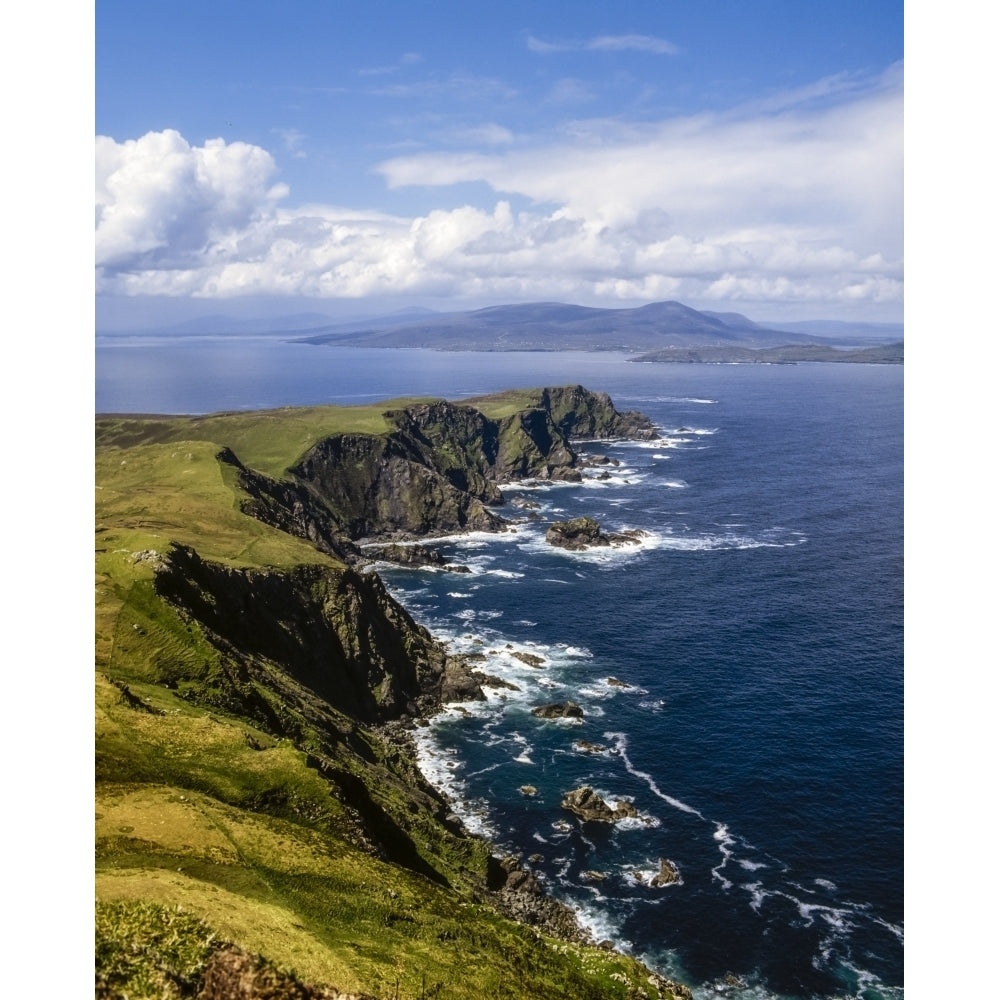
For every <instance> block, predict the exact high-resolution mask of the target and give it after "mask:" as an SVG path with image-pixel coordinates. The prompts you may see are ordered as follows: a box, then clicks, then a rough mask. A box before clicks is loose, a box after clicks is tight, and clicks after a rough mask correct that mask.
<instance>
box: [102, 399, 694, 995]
mask: <svg viewBox="0 0 1000 1000" xmlns="http://www.w3.org/2000/svg"><path fill="white" fill-rule="evenodd" d="M96 429H97V449H96V476H95V485H96V502H95V513H96V529H95V538H96V545H95V569H96V674H95V682H96V697H95V707H96V732H95V735H96V752H97V756H96V769H95V779H96V834H95V837H96V848H97V871H96V883H95V884H96V893H97V906H96V918H97V935H96V949H97V966H96V996H97V997H100V998H112V997H116V998H117V997H122V996H128V997H130V998H139V997H154V996H155V997H170V998H173V997H178V998H180V997H199V998H201V1000H221V998H223V997H226V998H234V997H241V998H243V997H245V998H252V997H263V996H268V997H271V996H274V997H277V996H288V997H293V996H294V997H303V998H305V997H309V998H320V997H344V996H353V997H358V998H363V997H369V998H379V1000H387V998H390V997H397V996H398V997H417V996H426V997H437V998H441V1000H460V998H461V1000H464V998H467V997H470V996H476V997H484V998H492V997H496V998H499V997H508V998H522V997H523V998H529V997H530V998H549V997H551V998H555V997H565V996H573V997H578V998H584V1000H598V998H605V997H607V998H611V997H616V998H621V1000H625V998H631V997H647V998H654V997H663V998H667V997H689V996H690V993H689V991H688V990H687V989H686V987H683V986H681V985H678V984H676V983H671V982H669V981H668V980H666V979H664V978H663V977H662V976H660V975H658V974H656V973H654V972H651V971H650V970H649V969H647V968H645V967H644V966H642V965H641V964H640V963H639V962H637V961H635V960H634V959H632V958H630V957H628V956H627V955H624V954H620V953H617V952H614V951H609V950H606V949H603V948H599V947H597V946H596V942H594V941H593V940H591V939H590V937H589V935H588V934H587V933H586V932H585V931H584V930H583V929H582V928H581V927H580V926H579V925H578V924H577V922H576V920H575V918H574V916H573V913H572V911H570V910H569V909H568V908H566V907H564V906H563V905H561V904H560V903H559V902H557V901H556V900H555V899H553V898H551V897H550V896H548V895H547V894H546V893H545V892H544V891H543V889H542V887H541V885H540V884H539V883H538V881H537V880H536V879H535V877H534V876H533V875H532V874H531V873H530V871H527V870H526V869H525V868H523V867H522V866H521V865H520V863H519V862H518V861H517V860H516V859H513V858H506V857H497V856H494V854H493V851H492V848H491V845H490V844H489V843H488V842H486V841H484V840H482V839H481V838H478V837H475V836H473V835H471V834H470V833H469V832H468V831H467V830H466V829H465V828H464V827H463V825H462V823H461V821H460V820H459V819H458V817H457V816H456V815H455V812H454V811H453V803H451V802H449V801H448V799H446V798H445V797H444V796H443V795H441V794H440V793H439V792H438V791H437V790H436V789H435V788H434V787H432V786H431V785H430V784H429V783H428V782H427V781H426V780H425V778H424V777H423V775H422V774H421V772H420V771H419V769H418V768H417V766H416V762H415V754H414V750H413V746H412V742H411V739H410V735H409V730H410V728H411V727H412V726H414V725H422V724H426V723H425V719H426V718H427V716H429V715H430V714H432V713H433V712H434V711H436V709H437V707H438V706H439V705H441V704H442V702H443V701H445V700H451V699H453V698H459V697H461V698H477V697H482V691H481V690H480V688H479V684H478V682H477V679H476V677H475V676H474V674H473V671H472V670H471V669H470V666H469V665H468V664H466V663H464V662H463V661H462V660H460V659H456V658H453V657H450V656H449V655H448V654H447V652H446V651H445V649H444V648H443V646H442V645H441V644H440V643H439V642H437V641H436V640H435V639H434V637H433V636H432V635H431V634H430V633H429V632H427V630H426V629H424V628H423V627H421V626H420V625H418V624H417V623H416V622H415V621H414V620H413V619H412V618H411V616H410V615H409V614H408V613H407V612H406V611H405V610H404V609H403V608H402V607H401V606H400V605H399V604H397V603H396V601H395V600H394V599H393V598H392V596H391V595H390V594H389V593H388V591H387V590H386V588H385V587H384V586H383V584H382V582H381V580H380V578H379V577H378V575H377V573H375V572H372V571H371V568H370V563H371V561H372V557H369V556H368V555H366V549H365V545H367V544H368V543H373V542H378V543H380V544H381V545H382V546H384V547H383V548H382V549H380V550H378V556H377V557H378V558H380V559H385V558H392V557H393V555H394V554H395V555H397V556H398V555H399V552H398V550H397V549H394V548H393V547H392V546H394V545H396V544H399V543H403V542H413V541H416V540H420V541H421V542H422V543H423V544H427V542H428V541H429V540H432V539H433V538H434V537H436V536H439V535H443V534H450V533H453V532H456V531H466V530H472V529H476V530H489V531H503V530H506V529H507V528H508V527H509V522H508V521H507V520H506V519H505V517H504V495H503V492H502V491H503V488H504V486H505V485H506V484H508V483H512V482H516V481H519V480H523V479H539V480H559V479H563V480H572V479H574V478H576V477H579V476H581V475H582V473H581V471H580V470H581V462H580V460H579V459H578V457H577V455H576V452H575V451H574V448H573V441H574V439H577V438H581V437H583V438H588V439H593V438H615V437H649V438H651V437H654V436H655V434H656V431H655V428H654V427H653V426H652V424H651V423H650V422H649V421H648V420H647V419H646V418H645V417H643V416H642V415H641V414H637V413H626V414H623V413H619V412H618V411H617V410H616V409H615V408H614V406H613V404H612V402H611V400H610V399H609V398H608V397H607V396H606V395H604V394H601V393H594V392H590V391H588V390H586V389H584V388H582V387H580V386H566V387H557V388H547V389H535V390H520V391H517V392H510V393H503V394H498V395H495V396H489V397H481V398H479V399H476V400H465V401H463V402H461V403H452V402H447V401H444V400H425V399H407V400H397V401H393V402H392V403H391V404H383V405H381V406H368V407H311V408H296V409H281V410H269V411H261V412H252V413H246V412H238V413H220V414H212V415H208V416H198V417H173V416H157V415H142V416H123V415H108V416H101V417H98V419H97V424H96ZM402 558H407V557H406V556H403V557H402ZM414 558H415V559H416V560H417V562H422V561H423V560H424V559H425V558H426V559H427V560H429V562H428V563H427V564H428V565H431V564H434V563H435V560H434V557H433V556H425V555H423V554H418V555H417V556H415V557H414Z"/></svg>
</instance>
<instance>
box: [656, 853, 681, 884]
mask: <svg viewBox="0 0 1000 1000" xmlns="http://www.w3.org/2000/svg"><path fill="white" fill-rule="evenodd" d="M680 877H681V873H680V872H679V871H678V869H677V865H675V864H674V863H673V862H672V861H669V860H668V859H667V858H660V870H659V872H658V873H657V874H656V875H654V876H653V877H652V878H651V879H650V880H649V884H650V885H651V886H654V887H655V886H659V885H673V884H674V882H676V881H677V880H678V879H679V878H680Z"/></svg>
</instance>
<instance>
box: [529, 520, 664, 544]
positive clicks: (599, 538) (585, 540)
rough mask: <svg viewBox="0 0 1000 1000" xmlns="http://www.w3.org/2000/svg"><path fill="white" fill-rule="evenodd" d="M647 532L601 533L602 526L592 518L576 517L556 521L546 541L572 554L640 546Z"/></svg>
mask: <svg viewBox="0 0 1000 1000" xmlns="http://www.w3.org/2000/svg"><path fill="white" fill-rule="evenodd" d="M645 535H646V532H645V531H642V530H641V529H639V528H630V529H628V530H627V531H618V532H609V533H607V534H605V533H604V532H603V531H601V526H600V525H599V524H598V523H597V521H595V520H594V519H593V518H592V517H574V518H573V519H572V520H570V521H556V522H555V523H554V524H552V525H550V527H549V530H548V531H546V532H545V541H547V542H548V543H549V545H555V546H557V547H559V548H562V549H569V550H570V551H571V552H579V551H582V550H583V549H592V548H600V547H605V548H606V547H609V546H620V545H638V544H639V542H640V541H641V540H642V539H643V538H644V537H645Z"/></svg>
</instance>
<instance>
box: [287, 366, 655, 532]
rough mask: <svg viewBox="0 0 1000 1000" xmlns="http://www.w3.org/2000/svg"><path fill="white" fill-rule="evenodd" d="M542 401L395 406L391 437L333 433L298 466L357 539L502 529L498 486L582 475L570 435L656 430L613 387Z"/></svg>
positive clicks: (546, 394)
mask: <svg viewBox="0 0 1000 1000" xmlns="http://www.w3.org/2000/svg"><path fill="white" fill-rule="evenodd" d="M536 400H537V402H536V403H535V405H529V406H528V407H526V408H524V409H522V410H521V411H519V412H517V413H514V414H512V415H510V416H507V417H504V418H502V419H499V420H493V419H490V418H489V417H487V416H485V415H484V414H483V413H482V412H481V411H479V410H478V409H476V408H474V407H473V406H468V405H459V404H454V403H448V402H445V401H443V400H442V401H436V402H432V403H424V404H420V405H417V406H412V407H408V408H406V409H403V410H396V411H390V412H388V413H387V414H386V416H387V418H388V419H389V420H390V421H391V422H392V423H393V424H394V429H393V430H392V431H391V432H390V433H389V434H386V435H365V434H341V435H335V436H333V437H329V438H326V439H325V440H323V441H320V442H318V443H317V444H316V445H315V446H314V447H313V448H311V449H310V450H309V451H308V452H307V453H306V454H305V455H304V456H303V457H302V459H301V460H300V461H299V462H298V463H297V464H296V465H295V466H294V467H293V468H292V469H291V470H290V473H291V475H292V477H293V479H294V481H295V483H296V484H297V485H298V486H300V487H302V488H303V489H305V490H306V491H307V492H308V494H309V495H310V496H311V497H312V498H313V501H314V506H315V507H318V508H325V509H327V510H328V511H329V513H330V516H331V518H332V519H333V521H334V522H336V524H337V525H338V527H339V528H340V530H342V531H343V532H344V533H346V535H347V536H348V537H349V538H351V539H360V538H399V537H414V536H416V537H422V536H428V535H441V534H449V533H453V532H457V531H498V530H502V529H503V528H504V526H505V522H504V521H503V519H502V518H500V517H499V516H498V515H497V514H495V513H494V512H493V511H492V510H491V509H490V508H492V507H495V506H498V505H500V504H502V503H503V494H502V493H501V492H500V488H499V487H500V484H503V483H507V482H514V481H517V480H521V479H528V478H533V479H550V480H569V481H579V480H580V478H581V474H580V471H579V468H578V466H579V461H578V459H577V456H576V453H575V452H574V451H573V449H572V447H571V446H570V439H571V438H573V437H586V438H611V437H627V438H640V439H641V438H652V437H655V436H656V431H655V428H654V427H653V425H652V423H651V422H650V421H649V419H648V418H647V417H645V416H643V415H642V414H640V413H634V412H629V413H625V414H622V413H619V412H618V411H617V410H616V409H615V407H614V404H613V403H612V402H611V398H610V397H609V396H608V395H607V394H606V393H593V392H590V391H589V390H587V389H584V388H583V387H582V386H567V387H561V388H549V389H541V390H539V391H538V394H537V396H536ZM272 492H273V491H272ZM296 501H297V502H299V503H301V502H302V500H301V497H299V496H298V495H296ZM314 533H315V532H314Z"/></svg>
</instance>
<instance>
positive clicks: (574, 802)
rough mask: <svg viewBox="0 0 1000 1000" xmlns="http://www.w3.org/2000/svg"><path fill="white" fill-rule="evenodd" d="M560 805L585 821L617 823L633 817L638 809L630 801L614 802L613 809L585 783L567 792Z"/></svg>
mask: <svg viewBox="0 0 1000 1000" xmlns="http://www.w3.org/2000/svg"><path fill="white" fill-rule="evenodd" d="M560 805H562V807H563V809H568V810H569V811H570V812H571V813H575V814H576V815H577V816H579V817H580V819H582V820H583V821H584V822H585V823H591V822H594V823H617V822H619V821H620V820H623V819H629V818H635V817H637V816H638V815H639V813H638V810H637V809H636V808H635V806H633V805H632V803H631V802H624V801H619V802H616V803H615V807H614V809H612V808H611V806H609V805H608V803H607V802H605V801H604V799H602V798H601V797H600V795H598V794H597V792H595V791H594V790H593V789H592V788H590V787H589V786H587V785H584V786H583V787H582V788H575V789H574V790H573V791H571V792H567V793H566V794H565V795H564V796H563V800H562V802H561V803H560Z"/></svg>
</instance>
